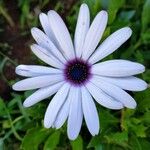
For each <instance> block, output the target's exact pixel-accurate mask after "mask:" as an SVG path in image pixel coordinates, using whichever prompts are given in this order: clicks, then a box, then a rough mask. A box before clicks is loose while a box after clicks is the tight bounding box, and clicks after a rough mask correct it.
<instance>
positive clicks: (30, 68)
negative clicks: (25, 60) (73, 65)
mask: <svg viewBox="0 0 150 150" xmlns="http://www.w3.org/2000/svg"><path fill="white" fill-rule="evenodd" d="M15 72H16V74H18V75H20V76H24V77H36V76H41V75H51V74H62V73H63V72H62V70H60V69H55V68H51V67H45V66H36V65H19V66H17V67H16V70H15Z"/></svg>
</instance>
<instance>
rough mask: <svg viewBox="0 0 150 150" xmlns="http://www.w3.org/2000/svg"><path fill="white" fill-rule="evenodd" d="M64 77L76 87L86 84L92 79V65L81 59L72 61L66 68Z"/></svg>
mask: <svg viewBox="0 0 150 150" xmlns="http://www.w3.org/2000/svg"><path fill="white" fill-rule="evenodd" d="M64 76H65V79H66V80H67V81H68V82H70V83H72V84H74V85H81V84H84V83H86V82H87V81H88V80H89V78H90V77H91V65H90V64H88V63H87V62H85V61H83V60H80V59H74V60H71V61H69V62H68V63H67V64H66V66H65V69H64Z"/></svg>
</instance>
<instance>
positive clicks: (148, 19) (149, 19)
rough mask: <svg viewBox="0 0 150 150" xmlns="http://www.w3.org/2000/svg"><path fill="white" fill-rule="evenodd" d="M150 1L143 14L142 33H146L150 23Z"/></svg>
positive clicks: (146, 3) (145, 5) (147, 2)
mask: <svg viewBox="0 0 150 150" xmlns="http://www.w3.org/2000/svg"><path fill="white" fill-rule="evenodd" d="M149 11H150V0H146V1H145V4H144V6H143V12H142V32H144V31H145V30H146V29H147V28H148V25H149V23H150V15H149Z"/></svg>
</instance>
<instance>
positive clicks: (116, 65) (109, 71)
mask: <svg viewBox="0 0 150 150" xmlns="http://www.w3.org/2000/svg"><path fill="white" fill-rule="evenodd" d="M144 71H145V67H144V66H143V65H142V64H139V63H136V62H131V61H127V60H121V59H120V60H108V61H105V62H102V63H98V64H95V65H93V66H92V73H93V74H97V75H102V76H109V77H126V76H132V75H136V74H140V73H142V72H144Z"/></svg>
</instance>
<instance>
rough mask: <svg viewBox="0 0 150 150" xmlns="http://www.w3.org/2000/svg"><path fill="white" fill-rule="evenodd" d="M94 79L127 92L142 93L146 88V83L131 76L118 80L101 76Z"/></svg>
mask: <svg viewBox="0 0 150 150" xmlns="http://www.w3.org/2000/svg"><path fill="white" fill-rule="evenodd" d="M96 77H97V78H100V79H102V80H104V81H106V82H109V83H112V84H114V85H116V86H118V87H120V88H122V89H124V90H128V91H143V90H145V89H146V88H147V83H146V82H145V81H143V80H141V79H139V78H136V77H133V76H130V77H120V78H119V77H117V78H116V77H102V76H96Z"/></svg>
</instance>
